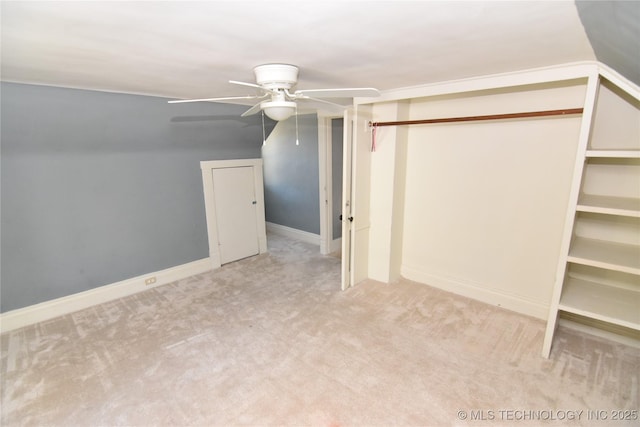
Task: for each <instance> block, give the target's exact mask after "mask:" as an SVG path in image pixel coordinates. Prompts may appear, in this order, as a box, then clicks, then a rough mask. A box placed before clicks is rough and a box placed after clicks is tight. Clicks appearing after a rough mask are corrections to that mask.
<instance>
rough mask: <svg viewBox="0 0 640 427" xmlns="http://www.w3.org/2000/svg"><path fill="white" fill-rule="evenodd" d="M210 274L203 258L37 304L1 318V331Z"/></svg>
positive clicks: (209, 268)
mask: <svg viewBox="0 0 640 427" xmlns="http://www.w3.org/2000/svg"><path fill="white" fill-rule="evenodd" d="M210 270H211V260H210V259H209V258H203V259H200V260H197V261H192V262H188V263H186V264H182V265H178V266H175V267H171V268H167V269H165V270H160V271H156V272H154V273H148V274H144V275H142V276H137V277H133V278H131V279H126V280H122V281H120V282H116V283H112V284H110V285H105V286H100V287H98V288H95V289H91V290H88V291H84V292H79V293H76V294H73V295H68V296H66V297H62V298H56V299H53V300H50V301H45V302H42V303H40V304H34V305H31V306H28V307H24V308H19V309H17V310H11V311H7V312H6V313H2V314H0V331H1V332H2V333H4V332H7V331H12V330H14V329H18V328H22V327H24V326H28V325H32V324H34V323H37V322H42V321H44V320H49V319H52V318H54V317H58V316H62V315H65V314H69V313H73V312H75V311H78V310H83V309H85V308H88V307H91V306H94V305H98V304H102V303H105V302H108V301H112V300H114V299H118V298H122V297H126V296H129V295H133V294H136V293H138V292H143V291H146V290H149V289H151V288H155V287H157V286H162V285H166V284H168V283H171V282H175V281H176V280H180V279H184V278H186V277H190V276H193V275H196V274H200V273H204V272H207V271H210ZM154 277H155V279H156V281H155V283H153V284H151V285H145V280H146V279H150V278H154Z"/></svg>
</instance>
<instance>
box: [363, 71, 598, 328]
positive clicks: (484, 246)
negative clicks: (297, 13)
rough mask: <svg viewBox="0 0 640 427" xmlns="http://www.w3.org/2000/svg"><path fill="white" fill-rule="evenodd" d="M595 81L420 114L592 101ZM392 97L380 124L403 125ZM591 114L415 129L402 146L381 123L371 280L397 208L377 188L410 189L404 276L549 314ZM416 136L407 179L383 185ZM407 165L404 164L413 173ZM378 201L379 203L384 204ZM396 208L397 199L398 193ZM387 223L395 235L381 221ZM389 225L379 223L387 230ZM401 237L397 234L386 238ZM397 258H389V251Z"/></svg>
mask: <svg viewBox="0 0 640 427" xmlns="http://www.w3.org/2000/svg"><path fill="white" fill-rule="evenodd" d="M584 92H585V87H584V81H573V82H571V83H564V84H562V85H561V84H557V83H553V84H539V85H535V86H533V85H529V86H521V87H519V88H518V89H513V88H512V89H495V90H485V91H476V92H468V93H462V94H456V95H445V96H432V97H427V98H418V99H413V100H411V103H410V108H409V116H410V117H409V119H411V120H417V119H427V118H438V117H457V116H472V115H485V114H500V113H513V112H523V111H538V110H552V109H561V108H576V107H582V106H583V104H584ZM393 110H394V109H393V107H392V106H390V105H389V103H384V104H378V105H374V109H373V114H374V121H380V120H392V118H391V119H390V118H389V115H390V114H392V112H393ZM580 121H581V119H580V116H571V117H551V118H538V119H517V120H501V121H491V122H466V123H457V124H439V125H415V126H411V127H409V128H408V130H407V131H406V132H405V135H406V136H405V137H404V138H406V141H398V134H397V133H396V132H394V131H393V130H392V129H393V128H379V131H378V141H377V145H378V150H377V151H376V152H375V153H373V156H372V171H371V182H372V191H371V194H372V212H371V233H370V235H371V238H372V240H371V243H370V251H369V257H370V258H369V265H370V266H372V267H370V270H369V277H371V278H373V279H377V280H383V281H389V280H388V277H389V276H388V275H387V276H386V277H385V275H384V272H380V266H381V265H385V264H389V256H388V254H385V253H384V252H385V251H383V250H381V249H380V248H381V247H383V246H384V244H385V242H384V241H383V240H381V237H380V236H383V235H385V236H386V235H388V230H389V227H390V225H389V224H390V220H389V219H388V210H389V209H378V208H376V206H387V207H388V206H389V205H388V204H386V203H387V202H385V201H384V200H379V197H378V196H377V195H380V194H385V193H388V188H389V186H390V185H391V186H393V188H394V190H397V189H400V190H402V189H403V187H404V191H405V194H404V204H403V209H394V211H395V212H398V211H404V212H403V214H404V218H403V219H404V221H403V227H402V257H401V261H400V262H401V273H402V275H403V276H404V277H406V278H409V279H412V280H416V281H419V282H422V283H426V284H429V285H432V286H436V287H441V288H444V289H447V290H450V291H453V292H457V293H460V294H463V295H467V296H470V297H473V298H477V299H480V300H483V301H486V302H488V303H491V304H496V305H502V306H504V307H506V308H509V309H512V310H516V311H520V312H523V313H526V314H529V315H533V316H536V317H540V318H545V317H546V315H547V310H548V306H549V302H550V298H551V292H552V287H553V282H554V276H555V271H556V265H557V261H558V255H559V254H558V251H559V247H560V240H561V237H562V227H563V223H564V219H565V213H566V208H567V202H568V194H569V189H570V183H571V174H572V171H573V163H574V159H575V150H576V146H577V141H578V134H579V127H580ZM398 143H406V144H407V150H408V152H407V155H406V159H407V160H406V175H405V176H404V177H400V178H404V179H399V177H398V176H396V177H395V180H386V181H383V180H381V179H380V175H381V174H383V175H387V178H389V176H390V173H389V168H390V167H392V166H391V165H392V162H397V158H396V157H395V156H385V153H386V152H387V151H389V149H390V148H389V146H390V145H392V144H398ZM403 166H404V165H398V164H395V166H394V168H395V169H394V170H397V171H402V174H405V172H404V171H403ZM374 203H375V204H376V205H374ZM390 203H395V204H397V197H396V200H391V201H390ZM378 225H379V226H383V227H386V229H384V230H379V229H377V226H378ZM378 228H379V227H378ZM386 239H387V240H386V241H389V238H388V237H387V238H386ZM385 257H386V258H385Z"/></svg>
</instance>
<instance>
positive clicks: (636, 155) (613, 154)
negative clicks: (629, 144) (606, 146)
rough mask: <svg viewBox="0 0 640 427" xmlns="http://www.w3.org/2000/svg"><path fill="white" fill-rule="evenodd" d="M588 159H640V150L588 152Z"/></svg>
mask: <svg viewBox="0 0 640 427" xmlns="http://www.w3.org/2000/svg"><path fill="white" fill-rule="evenodd" d="M586 156H587V157H609V158H618V159H640V150H587V154H586Z"/></svg>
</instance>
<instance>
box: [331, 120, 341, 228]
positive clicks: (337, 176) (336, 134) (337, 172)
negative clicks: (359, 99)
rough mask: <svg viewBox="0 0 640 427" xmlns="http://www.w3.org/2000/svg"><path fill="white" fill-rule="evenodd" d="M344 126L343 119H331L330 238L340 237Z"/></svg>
mask: <svg viewBox="0 0 640 427" xmlns="http://www.w3.org/2000/svg"><path fill="white" fill-rule="evenodd" d="M343 128H344V120H343V119H332V120H331V157H332V159H331V180H332V181H331V184H332V185H331V191H332V195H333V197H332V199H331V202H332V204H333V212H332V216H333V234H332V236H331V237H332V238H334V239H338V238H340V237H342V223H341V222H340V214H341V213H342V147H343V144H342V139H343V138H344V135H343Z"/></svg>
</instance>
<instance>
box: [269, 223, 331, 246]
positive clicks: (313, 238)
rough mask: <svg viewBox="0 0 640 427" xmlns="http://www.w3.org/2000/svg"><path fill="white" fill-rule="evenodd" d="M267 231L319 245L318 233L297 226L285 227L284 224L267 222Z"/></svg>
mask: <svg viewBox="0 0 640 427" xmlns="http://www.w3.org/2000/svg"><path fill="white" fill-rule="evenodd" d="M267 231H268V232H269V233H273V234H278V235H280V236H285V237H289V238H291V239H295V240H300V241H303V242H307V243H311V244H313V245H320V235H319V234H314V233H309V232H308V231H303V230H298V229H297V228H291V227H287V226H286V225H280V224H275V223H273V222H267Z"/></svg>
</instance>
